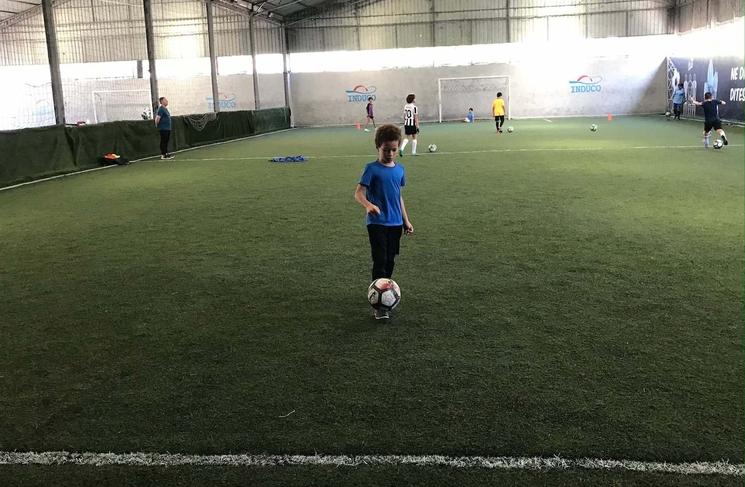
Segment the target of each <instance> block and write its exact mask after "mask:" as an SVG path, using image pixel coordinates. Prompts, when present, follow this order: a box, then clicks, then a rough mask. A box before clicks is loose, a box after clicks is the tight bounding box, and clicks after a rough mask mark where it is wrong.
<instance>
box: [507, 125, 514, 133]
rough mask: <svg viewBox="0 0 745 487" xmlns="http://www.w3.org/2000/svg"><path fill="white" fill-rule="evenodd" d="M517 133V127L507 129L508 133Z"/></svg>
mask: <svg viewBox="0 0 745 487" xmlns="http://www.w3.org/2000/svg"><path fill="white" fill-rule="evenodd" d="M514 131H515V127H512V126H509V127H507V132H509V133H512V132H514Z"/></svg>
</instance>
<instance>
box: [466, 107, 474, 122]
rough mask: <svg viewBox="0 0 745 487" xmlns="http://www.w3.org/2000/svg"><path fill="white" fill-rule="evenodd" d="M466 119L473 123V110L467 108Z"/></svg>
mask: <svg viewBox="0 0 745 487" xmlns="http://www.w3.org/2000/svg"><path fill="white" fill-rule="evenodd" d="M466 120H468V121H469V122H471V123H473V112H472V111H471V110H468V113H467V114H466Z"/></svg>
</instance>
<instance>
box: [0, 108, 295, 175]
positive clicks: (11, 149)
mask: <svg viewBox="0 0 745 487" xmlns="http://www.w3.org/2000/svg"><path fill="white" fill-rule="evenodd" d="M172 121H173V133H172V135H171V144H170V150H172V151H177V150H182V149H187V148H190V147H198V146H200V145H206V144H211V143H214V142H220V141H223V140H230V139H235V138H240V137H248V136H251V135H256V134H261V133H266V132H273V131H276V130H282V129H286V128H289V127H290V114H289V110H288V109H287V108H270V109H267V110H258V111H238V112H221V113H218V114H207V115H190V116H184V117H180V116H179V117H173V119H172ZM159 143H160V136H159V134H158V131H157V130H156V129H155V126H154V125H153V122H152V121H151V120H150V121H148V120H141V121H131V122H111V123H102V124H97V125H87V126H81V127H61V126H54V127H42V128H32V129H22V130H12V131H7V132H0V186H9V185H12V184H15V183H20V182H25V181H31V180H34V179H39V178H44V177H49V176H54V175H57V174H64V173H68V172H74V171H79V170H81V169H89V168H93V167H97V166H99V163H98V158H99V157H101V156H102V155H103V154H106V153H108V152H114V153H116V154H119V155H121V156H123V157H126V158H127V159H130V160H134V159H141V158H143V157H149V156H155V155H157V154H158V151H159Z"/></svg>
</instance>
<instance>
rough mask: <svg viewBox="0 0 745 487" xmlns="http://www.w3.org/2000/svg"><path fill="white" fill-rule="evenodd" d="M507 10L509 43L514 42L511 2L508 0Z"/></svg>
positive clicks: (506, 19)
mask: <svg viewBox="0 0 745 487" xmlns="http://www.w3.org/2000/svg"><path fill="white" fill-rule="evenodd" d="M506 2H507V4H506V8H505V17H504V19H505V22H506V24H507V42H508V43H510V42H512V22H510V18H511V14H510V0H506Z"/></svg>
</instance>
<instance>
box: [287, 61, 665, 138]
mask: <svg viewBox="0 0 745 487" xmlns="http://www.w3.org/2000/svg"><path fill="white" fill-rule="evenodd" d="M665 69H666V64H665V59H664V57H649V56H633V57H632V56H617V57H613V58H602V59H581V58H572V56H566V57H563V58H562V59H557V60H556V62H550V61H546V62H543V63H534V62H528V61H527V60H526V62H523V63H510V64H507V63H495V64H485V65H479V66H461V67H430V68H410V69H390V70H384V71H357V72H336V73H328V72H325V73H294V74H293V75H292V95H293V103H292V108H293V115H294V119H295V124H296V125H299V126H304V125H346V124H348V125H353V124H354V123H356V122H360V121H364V116H365V113H364V110H365V104H366V101H364V99H365V98H366V97H364V96H363V97H361V98H362V100H361V101H350V100H349V97H348V95H347V93H346V91H347V90H350V89H353V88H354V87H356V86H358V85H362V86H365V87H368V88H370V87H375V92H374V95H375V98H376V99H375V115H376V119H377V120H378V121H379V122H384V121H392V122H399V121H400V119H401V112H402V109H403V105H404V103H405V101H404V99H405V97H406V95H407V94H408V93H416V95H417V105H418V106H419V109H420V117H421V119H422V120H423V121H434V120H437V118H438V104H437V79H438V78H447V77H463V76H487V75H507V76H510V84H511V90H510V95H511V99H510V100H509V101H510V106H511V112H512V116H513V117H515V118H521V117H561V116H594V115H605V114H608V113H612V114H615V115H625V114H641V113H653V112H659V111H664V109H665V106H666V98H667V84H666V71H665ZM582 75H589V76H592V77H594V78H596V79H598V78H602V80H601V81H600V83H599V86H600V91H596V92H589V93H574V94H573V93H572V88H571V85H570V81H575V80H577V79H578V78H579V77H580V76H582ZM595 89H597V88H595ZM495 95H496V93H495ZM490 108H491V107H490V106H475V107H474V109H475V112H476V115H477V117H479V118H485V117H488V116H489V113H488V112H489V110H490ZM467 109H468V107H467V106H464V107H463V113H464V114H465V111H466V110H467Z"/></svg>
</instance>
